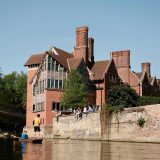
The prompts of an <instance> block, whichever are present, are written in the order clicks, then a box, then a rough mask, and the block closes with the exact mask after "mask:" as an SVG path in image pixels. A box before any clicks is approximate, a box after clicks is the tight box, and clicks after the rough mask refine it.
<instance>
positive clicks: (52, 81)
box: [51, 79, 54, 88]
mask: <svg viewBox="0 0 160 160" xmlns="http://www.w3.org/2000/svg"><path fill="white" fill-rule="evenodd" d="M51 88H54V79H52V80H51Z"/></svg>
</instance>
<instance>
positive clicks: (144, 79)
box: [25, 26, 160, 127]
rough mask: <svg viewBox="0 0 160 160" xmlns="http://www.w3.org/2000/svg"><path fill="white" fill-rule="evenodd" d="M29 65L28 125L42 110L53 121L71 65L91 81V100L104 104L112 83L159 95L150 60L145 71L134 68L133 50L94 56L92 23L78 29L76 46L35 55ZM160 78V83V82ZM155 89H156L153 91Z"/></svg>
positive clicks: (44, 117)
mask: <svg viewBox="0 0 160 160" xmlns="http://www.w3.org/2000/svg"><path fill="white" fill-rule="evenodd" d="M25 66H26V67H27V68H28V74H27V75H28V79H27V109H26V111H27V114H26V126H27V127H29V126H32V125H33V120H34V118H35V116H36V114H37V113H38V114H40V117H41V119H42V124H43V125H44V126H52V125H53V117H54V115H55V111H56V110H63V108H62V107H61V101H60V99H61V96H62V95H63V93H64V80H65V79H66V78H67V74H68V73H69V71H70V70H71V69H76V70H77V71H79V73H80V74H81V75H82V76H83V77H84V78H85V79H86V81H87V95H86V97H87V101H88V104H91V105H98V106H99V107H102V105H103V104H105V102H106V93H107V90H108V89H109V88H110V87H111V86H115V85H120V84H121V83H127V84H129V85H130V86H131V87H132V88H133V89H135V90H136V92H137V93H138V94H139V95H141V96H142V95H152V96H156V95H159V86H160V85H159V84H160V82H159V81H157V79H156V77H151V75H150V64H149V63H144V64H142V72H141V73H135V72H133V71H131V69H130V51H129V50H126V51H116V52H112V53H111V59H110V60H102V61H95V60H94V39H93V38H88V27H85V26H84V27H78V28H77V29H76V47H75V48H74V50H73V52H72V53H68V52H66V51H63V50H61V49H58V48H56V47H54V46H53V47H51V48H50V49H49V50H48V51H45V52H44V53H40V54H34V55H32V56H31V57H30V58H29V59H28V60H27V62H26V63H25ZM157 82H159V83H157ZM151 90H152V92H151Z"/></svg>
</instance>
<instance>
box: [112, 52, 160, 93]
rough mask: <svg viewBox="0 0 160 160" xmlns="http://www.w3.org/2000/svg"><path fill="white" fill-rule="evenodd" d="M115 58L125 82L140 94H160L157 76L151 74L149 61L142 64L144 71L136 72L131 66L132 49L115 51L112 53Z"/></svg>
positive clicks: (119, 73)
mask: <svg viewBox="0 0 160 160" xmlns="http://www.w3.org/2000/svg"><path fill="white" fill-rule="evenodd" d="M110 57H111V59H113V60H114V62H115V65H116V68H117V71H118V75H119V77H120V78H121V80H122V82H123V83H126V84H128V85H129V86H130V87H131V88H133V89H134V90H135V91H136V92H137V94H138V95H140V96H159V95H160V88H159V85H158V81H157V78H156V76H153V77H152V76H151V72H150V70H151V69H150V67H151V64H150V63H149V62H145V63H142V64H141V67H142V71H141V72H134V71H132V70H131V66H130V51H129V50H125V51H114V52H111V53H110Z"/></svg>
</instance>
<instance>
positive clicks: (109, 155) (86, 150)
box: [0, 139, 160, 160]
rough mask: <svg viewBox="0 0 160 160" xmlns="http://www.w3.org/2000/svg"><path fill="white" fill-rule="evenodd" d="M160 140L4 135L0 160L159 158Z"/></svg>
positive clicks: (146, 159)
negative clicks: (39, 140) (36, 140)
mask: <svg viewBox="0 0 160 160" xmlns="http://www.w3.org/2000/svg"><path fill="white" fill-rule="evenodd" d="M159 159H160V144H153V143H129V142H105V141H81V140H79V141H77V140H49V139H46V140H44V141H43V144H32V143H25V142H19V141H11V140H7V139H6V140H5V139H0V160H159Z"/></svg>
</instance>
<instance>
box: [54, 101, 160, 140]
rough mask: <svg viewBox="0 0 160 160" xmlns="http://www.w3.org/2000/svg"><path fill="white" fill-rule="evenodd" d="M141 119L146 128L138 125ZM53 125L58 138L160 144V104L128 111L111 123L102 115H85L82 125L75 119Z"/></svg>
mask: <svg viewBox="0 0 160 160" xmlns="http://www.w3.org/2000/svg"><path fill="white" fill-rule="evenodd" d="M140 117H143V118H144V119H145V123H144V127H140V126H139V124H138V119H139V118H140ZM53 121H54V122H53V124H54V126H53V128H54V130H53V135H54V138H71V139H76V138H77V137H78V138H79V139H89V140H112V141H133V142H134V141H135V142H136V141H138V142H160V104H158V105H150V106H145V107H134V108H126V109H124V111H123V112H121V113H119V114H113V115H112V116H109V117H107V119H106V118H105V117H104V116H100V113H90V114H88V116H87V117H86V115H83V119H82V121H76V119H75V117H74V116H66V117H60V119H59V122H56V119H54V120H53ZM100 122H102V123H100Z"/></svg>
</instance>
